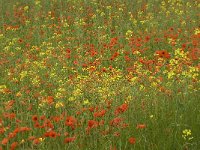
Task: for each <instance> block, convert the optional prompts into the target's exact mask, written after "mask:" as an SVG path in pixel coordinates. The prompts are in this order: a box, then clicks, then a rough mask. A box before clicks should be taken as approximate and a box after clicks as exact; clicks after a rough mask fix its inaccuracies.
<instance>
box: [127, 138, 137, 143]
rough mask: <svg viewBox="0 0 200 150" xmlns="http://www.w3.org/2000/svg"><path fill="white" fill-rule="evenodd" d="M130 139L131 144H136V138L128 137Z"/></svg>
mask: <svg viewBox="0 0 200 150" xmlns="http://www.w3.org/2000/svg"><path fill="white" fill-rule="evenodd" d="M128 141H129V143H130V144H135V142H136V139H135V138H134V137H130V138H129V139H128Z"/></svg>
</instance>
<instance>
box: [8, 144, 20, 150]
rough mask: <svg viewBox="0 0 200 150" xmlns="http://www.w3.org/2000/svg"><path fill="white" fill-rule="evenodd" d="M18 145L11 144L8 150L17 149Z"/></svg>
mask: <svg viewBox="0 0 200 150" xmlns="http://www.w3.org/2000/svg"><path fill="white" fill-rule="evenodd" d="M17 145H18V143H17V142H13V143H12V144H11V146H10V150H14V149H15V148H16V147H17Z"/></svg>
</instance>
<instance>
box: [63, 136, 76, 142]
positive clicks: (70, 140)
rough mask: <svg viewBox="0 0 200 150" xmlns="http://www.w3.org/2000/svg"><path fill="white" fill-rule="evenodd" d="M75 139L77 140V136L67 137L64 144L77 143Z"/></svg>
mask: <svg viewBox="0 0 200 150" xmlns="http://www.w3.org/2000/svg"><path fill="white" fill-rule="evenodd" d="M75 139H76V137H75V136H74V137H67V138H65V140H64V142H65V143H70V142H73V141H75Z"/></svg>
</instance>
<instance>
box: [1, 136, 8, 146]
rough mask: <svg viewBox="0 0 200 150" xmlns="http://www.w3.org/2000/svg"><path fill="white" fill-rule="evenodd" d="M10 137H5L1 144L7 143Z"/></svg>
mask: <svg viewBox="0 0 200 150" xmlns="http://www.w3.org/2000/svg"><path fill="white" fill-rule="evenodd" d="M8 141H9V139H8V138H4V139H3V140H2V141H1V144H2V145H6V144H7V143H8Z"/></svg>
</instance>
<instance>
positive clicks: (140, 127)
mask: <svg viewBox="0 0 200 150" xmlns="http://www.w3.org/2000/svg"><path fill="white" fill-rule="evenodd" d="M144 128H146V125H145V124H138V125H137V129H144Z"/></svg>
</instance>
